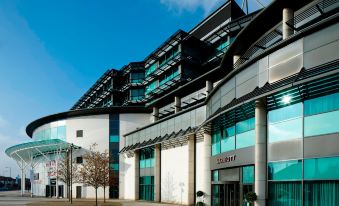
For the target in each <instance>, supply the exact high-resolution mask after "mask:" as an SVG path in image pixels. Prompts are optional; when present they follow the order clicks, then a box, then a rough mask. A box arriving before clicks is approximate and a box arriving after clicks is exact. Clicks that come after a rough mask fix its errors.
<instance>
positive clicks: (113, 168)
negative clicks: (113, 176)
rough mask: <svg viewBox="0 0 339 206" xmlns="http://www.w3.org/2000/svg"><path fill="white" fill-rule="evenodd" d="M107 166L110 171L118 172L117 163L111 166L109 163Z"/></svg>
mask: <svg viewBox="0 0 339 206" xmlns="http://www.w3.org/2000/svg"><path fill="white" fill-rule="evenodd" d="M109 166H110V169H111V170H114V171H119V163H113V164H112V163H111V164H109Z"/></svg>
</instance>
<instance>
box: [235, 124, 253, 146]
mask: <svg viewBox="0 0 339 206" xmlns="http://www.w3.org/2000/svg"><path fill="white" fill-rule="evenodd" d="M254 127H255V120H254V118H251V119H247V120H244V121H241V122H238V123H237V124H236V126H235V128H236V148H237V149H240V148H244V147H249V146H253V145H254V144H255V131H254Z"/></svg>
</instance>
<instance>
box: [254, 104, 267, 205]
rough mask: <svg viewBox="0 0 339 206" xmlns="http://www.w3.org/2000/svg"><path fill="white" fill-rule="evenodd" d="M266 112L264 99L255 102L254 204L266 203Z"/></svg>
mask: <svg viewBox="0 0 339 206" xmlns="http://www.w3.org/2000/svg"><path fill="white" fill-rule="evenodd" d="M266 128H267V114H266V108H265V101H264V99H260V100H257V101H256V102H255V176H254V177H255V180H254V185H255V186H254V187H255V188H254V191H255V193H256V194H257V196H258V200H257V201H255V204H254V205H255V206H265V205H266V167H267V160H266V153H267V135H266Z"/></svg>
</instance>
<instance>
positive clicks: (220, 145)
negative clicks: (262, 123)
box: [212, 118, 255, 155]
mask: <svg viewBox="0 0 339 206" xmlns="http://www.w3.org/2000/svg"><path fill="white" fill-rule="evenodd" d="M224 126H226V127H225V128H224ZM227 126H228V125H227V124H225V123H224V121H222V120H221V123H219V126H217V127H214V129H213V130H212V155H217V154H220V153H223V152H227V151H232V150H234V149H240V148H245V147H250V146H254V143H255V131H254V126H255V119H254V118H250V119H246V120H244V121H240V122H237V123H236V124H235V125H234V126H228V127H227Z"/></svg>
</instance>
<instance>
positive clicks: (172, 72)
mask: <svg viewBox="0 0 339 206" xmlns="http://www.w3.org/2000/svg"><path fill="white" fill-rule="evenodd" d="M177 76H179V68H177V67H176V68H174V69H171V70H170V71H169V72H166V73H165V74H164V76H163V77H162V78H161V79H160V83H159V85H160V86H161V85H163V84H165V83H166V82H168V81H171V80H172V79H174V78H176V77H177Z"/></svg>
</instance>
